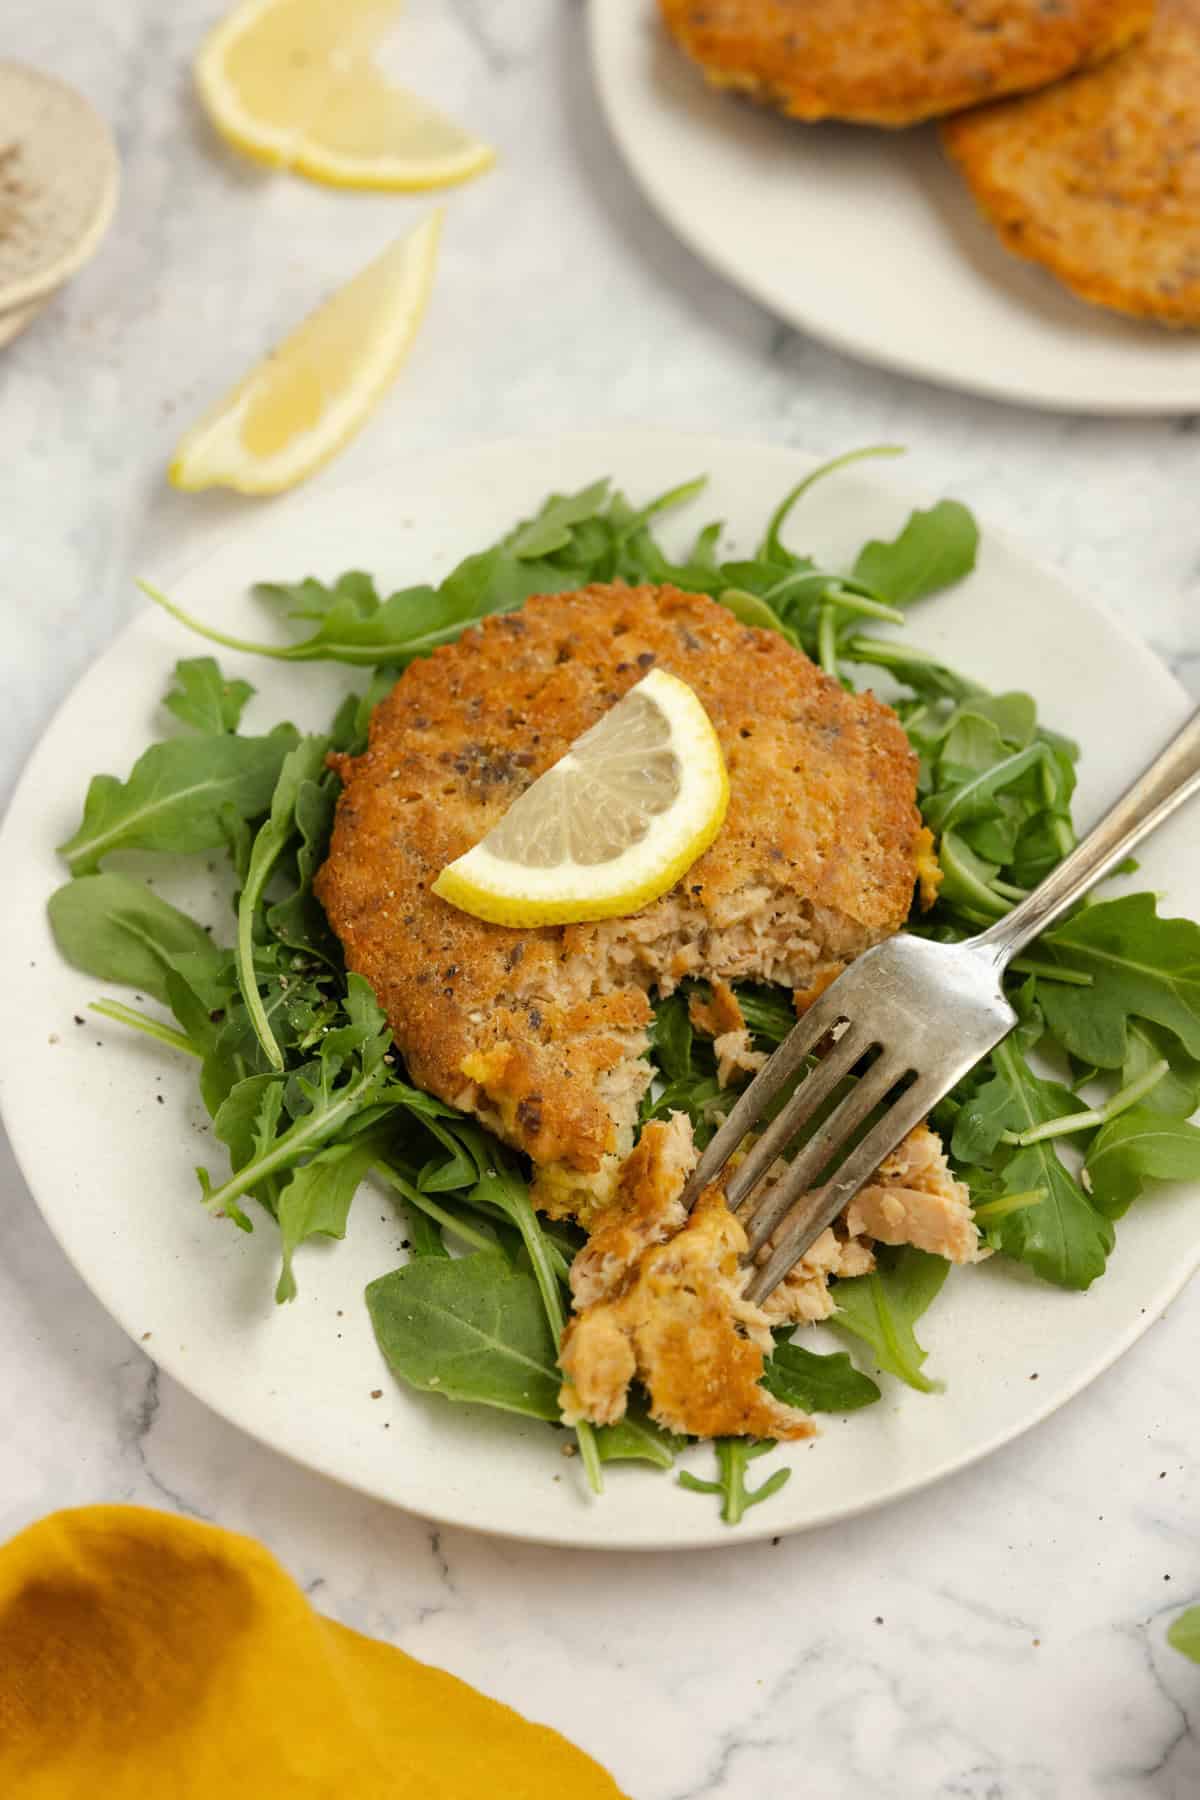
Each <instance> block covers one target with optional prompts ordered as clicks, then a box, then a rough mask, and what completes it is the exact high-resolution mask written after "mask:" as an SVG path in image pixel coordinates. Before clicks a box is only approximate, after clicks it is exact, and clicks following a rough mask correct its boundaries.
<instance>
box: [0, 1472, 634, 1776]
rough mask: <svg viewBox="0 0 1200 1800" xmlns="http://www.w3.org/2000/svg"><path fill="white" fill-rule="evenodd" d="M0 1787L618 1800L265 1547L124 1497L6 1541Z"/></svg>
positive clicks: (561, 1742) (589, 1771)
mask: <svg viewBox="0 0 1200 1800" xmlns="http://www.w3.org/2000/svg"><path fill="white" fill-rule="evenodd" d="M402 1582H403V1571H402V1570H398V1571H397V1587H398V1588H399V1587H400V1586H401V1584H402ZM0 1795H3V1796H4V1800H76V1797H77V1796H78V1800H83V1797H84V1796H87V1800H95V1797H96V1796H97V1795H99V1796H102V1797H103V1800H151V1797H153V1800H242V1796H245V1797H246V1800H250V1797H251V1796H253V1800H291V1797H292V1796H302V1797H303V1800H308V1797H309V1796H313V1797H316V1796H320V1797H321V1800H325V1796H329V1797H330V1800H334V1797H335V1796H336V1800H375V1796H379V1797H380V1800H383V1796H385V1795H386V1796H387V1800H408V1797H409V1796H412V1797H413V1800H417V1796H420V1800H492V1797H494V1800H551V1796H553V1800H622V1796H621V1794H620V1790H619V1789H618V1788H617V1786H616V1785H615V1783H614V1782H613V1781H612V1779H611V1777H610V1776H608V1775H606V1774H605V1772H604V1770H603V1769H601V1768H600V1767H599V1766H598V1764H596V1763H594V1762H592V1760H591V1758H590V1757H587V1756H585V1755H584V1754H583V1752H582V1751H580V1750H576V1749H575V1748H574V1746H573V1745H571V1744H569V1743H568V1742H567V1741H566V1739H565V1738H562V1737H560V1736H559V1735H558V1733H557V1732H554V1731H549V1730H547V1729H546V1728H545V1727H544V1726H541V1725H531V1724H529V1722H528V1721H527V1720H525V1719H523V1718H521V1716H520V1715H519V1714H518V1713H515V1712H513V1711H512V1710H511V1709H510V1708H509V1707H507V1706H501V1705H500V1704H499V1703H498V1702H497V1701H495V1700H488V1699H485V1698H484V1696H483V1695H482V1694H479V1693H476V1691H475V1689H474V1688H471V1687H468V1686H466V1684H465V1683H464V1682H461V1681H458V1680H456V1679H455V1678H454V1676H452V1675H447V1674H444V1673H443V1672H442V1670H440V1669H432V1668H429V1667H428V1665H427V1664H425V1663H420V1662H416V1661H414V1660H413V1658H412V1657H411V1656H405V1655H404V1653H403V1652H402V1651H400V1650H393V1649H392V1648H391V1647H390V1646H389V1645H387V1644H380V1643H377V1642H376V1641H375V1640H374V1639H373V1638H366V1637H360V1636H359V1634H358V1633H357V1632H355V1631H348V1630H347V1629H346V1628H345V1627H344V1626H342V1625H335V1624H334V1623H333V1621H332V1620H330V1619H325V1618H322V1617H321V1615H320V1614H319V1613H316V1612H314V1611H313V1609H312V1608H311V1607H310V1606H309V1604H308V1602H307V1600H306V1599H305V1598H304V1595H303V1594H302V1593H301V1592H300V1590H299V1588H297V1587H296V1585H295V1583H294V1582H293V1581H291V1580H290V1578H289V1577H288V1576H287V1575H286V1574H285V1573H284V1571H283V1569H282V1568H281V1567H280V1566H279V1564H278V1563H277V1562H276V1561H275V1558H274V1557H273V1556H271V1555H269V1554H268V1552H267V1551H266V1550H264V1549H263V1548H262V1546H261V1545H260V1544H256V1543H254V1542H253V1541H252V1540H251V1539H250V1538H245V1537H239V1536H237V1535H235V1534H234V1533H233V1532H229V1531H219V1530H217V1529H216V1528H215V1527H214V1526H211V1525H199V1524H196V1523H195V1522H194V1521H192V1520H190V1519H180V1518H175V1517H173V1516H172V1515H170V1514H167V1513H158V1512H151V1511H147V1510H144V1509H143V1508H141V1507H135V1506H89V1507H83V1508H80V1509H79V1510H77V1511H72V1512H60V1513H54V1514H52V1515H51V1516H50V1517H49V1518H48V1519H43V1520H42V1521H41V1522H40V1524H37V1525H33V1526H31V1527H30V1528H29V1530H28V1531H23V1532H21V1534H20V1535H19V1536H18V1537H15V1538H13V1539H12V1540H11V1542H9V1543H8V1544H6V1545H5V1546H4V1547H3V1548H2V1549H0Z"/></svg>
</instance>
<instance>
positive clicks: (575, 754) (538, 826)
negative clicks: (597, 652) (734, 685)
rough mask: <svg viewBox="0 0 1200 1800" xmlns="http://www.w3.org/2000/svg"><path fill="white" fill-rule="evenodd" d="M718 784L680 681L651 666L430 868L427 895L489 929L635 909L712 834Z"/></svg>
mask: <svg viewBox="0 0 1200 1800" xmlns="http://www.w3.org/2000/svg"><path fill="white" fill-rule="evenodd" d="M728 804H729V777H728V775H727V773H726V769H725V758H724V757H723V755H722V754H721V745H720V742H719V740H718V738H717V734H716V732H715V731H714V730H713V728H712V722H711V721H710V719H709V716H708V714H707V713H706V712H705V710H704V707H703V706H702V704H701V703H700V700H699V699H698V698H697V696H696V695H695V693H693V691H692V689H691V688H690V687H689V686H688V685H687V683H686V682H685V681H680V680H679V678H678V676H676V675H668V674H667V673H666V671H665V670H662V669H654V670H652V671H651V673H650V674H649V675H647V676H646V678H645V680H644V681H639V682H638V683H637V685H636V687H633V688H631V689H630V690H629V692H628V693H627V694H626V695H625V697H624V699H622V700H619V701H618V702H617V704H616V705H615V706H613V707H612V708H610V710H609V711H608V712H606V713H605V715H604V717H603V718H602V719H600V720H599V721H598V722H597V723H596V724H595V725H593V726H592V727H591V729H590V730H589V731H585V732H584V733H583V736H582V737H579V738H577V739H576V740H575V742H574V743H573V744H572V745H571V748H570V749H569V750H568V751H567V753H566V755H565V756H562V757H560V758H559V760H558V762H556V763H555V764H554V766H553V768H550V769H547V770H546V773H545V774H544V775H541V776H539V777H538V779H537V780H536V781H535V782H534V783H533V786H532V787H530V788H527V789H526V791H525V792H524V793H523V794H522V795H521V796H520V797H519V798H518V799H517V800H514V802H513V804H512V805H511V806H510V807H509V809H508V811H507V812H506V813H505V815H504V817H503V818H502V819H501V820H500V822H499V824H497V825H494V826H493V827H492V829H491V831H489V832H488V834H487V836H486V837H485V838H483V839H482V840H481V841H480V842H479V843H478V844H476V845H475V847H474V849H472V850H468V851H467V852H466V854H465V855H463V856H460V857H459V858H458V860H457V861H456V862H452V863H451V864H450V865H449V867H448V868H445V869H443V870H442V873H441V874H440V875H439V876H438V878H437V880H436V881H435V882H434V884H433V891H434V893H435V894H440V895H441V897H442V899H443V900H449V901H450V902H451V903H452V904H453V905H455V906H457V907H459V908H460V909H461V910H462V911H463V912H468V913H471V914H472V915H473V916H474V917H475V918H477V919H487V920H490V921H491V922H492V923H493V924H498V925H569V924H577V923H582V922H583V921H585V920H590V919H611V918H615V917H618V916H620V915H622V914H626V913H634V912H638V911H640V909H641V908H642V907H643V906H648V905H649V904H650V902H651V901H652V900H657V898H658V896H659V895H660V894H665V893H666V891H667V889H668V888H669V887H673V886H674V884H675V883H676V882H677V881H678V880H679V878H680V876H681V875H683V874H684V872H685V871H686V870H687V869H688V868H690V866H691V865H692V863H694V862H695V860H696V858H697V857H698V856H700V855H701V854H702V853H703V852H704V851H705V850H707V849H708V846H709V845H710V844H711V843H712V841H713V839H714V838H715V837H716V835H717V833H718V831H719V830H720V829H721V825H722V822H723V820H724V818H725V810H726V807H727V806H728Z"/></svg>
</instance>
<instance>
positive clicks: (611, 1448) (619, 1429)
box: [596, 1403, 687, 1469]
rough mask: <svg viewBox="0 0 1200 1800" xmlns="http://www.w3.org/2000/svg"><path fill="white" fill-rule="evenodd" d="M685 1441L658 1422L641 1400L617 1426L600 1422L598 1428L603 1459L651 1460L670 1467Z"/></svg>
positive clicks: (663, 1467)
mask: <svg viewBox="0 0 1200 1800" xmlns="http://www.w3.org/2000/svg"><path fill="white" fill-rule="evenodd" d="M686 1443H687V1439H686V1438H685V1437H680V1436H679V1434H678V1433H677V1432H674V1431H666V1430H664V1428H663V1427H662V1426H661V1425H657V1424H655V1422H654V1420H653V1419H652V1418H650V1416H649V1414H648V1413H647V1411H646V1408H645V1406H644V1405H643V1404H641V1403H635V1404H633V1405H631V1406H630V1408H629V1410H628V1412H627V1413H626V1414H625V1417H624V1418H623V1419H621V1420H620V1421H619V1422H618V1423H617V1424H616V1425H601V1426H599V1427H598V1428H597V1431H596V1448H597V1450H598V1451H599V1452H600V1461H601V1462H648V1463H653V1464H654V1466H655V1467H656V1468H659V1469H669V1468H671V1467H672V1466H673V1465H674V1462H675V1458H676V1457H677V1456H678V1454H679V1452H680V1451H681V1450H682V1449H683V1447H684V1445H685V1444H686Z"/></svg>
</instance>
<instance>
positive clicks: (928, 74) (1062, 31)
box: [659, 0, 1154, 126]
mask: <svg viewBox="0 0 1200 1800" xmlns="http://www.w3.org/2000/svg"><path fill="white" fill-rule="evenodd" d="M659 5H660V8H661V10H662V15H663V18H664V19H665V21H666V24H667V28H668V30H669V31H670V32H671V34H672V35H673V36H674V38H675V39H676V41H677V42H678V43H679V44H680V45H681V46H682V48H683V49H684V50H685V51H686V52H687V54H688V55H689V56H690V57H691V58H692V60H693V61H694V62H696V63H698V64H699V66H700V68H701V69H702V70H703V72H704V74H705V76H706V77H707V79H708V80H709V81H710V82H711V83H713V85H714V86H717V87H726V88H733V89H736V90H738V91H740V92H742V93H745V94H748V95H749V96H750V97H751V98H753V99H755V100H760V101H762V102H764V103H765V104H767V105H769V106H774V107H776V108H778V110H779V111H781V112H784V113H787V114H788V115H789V116H790V117H791V118H794V119H806V120H816V119H848V120H851V121H853V122H856V123H859V124H866V125H892V126H896V125H912V124H915V123H917V122H918V121H919V120H921V119H930V118H935V117H937V116H938V115H939V114H942V113H949V112H957V111H958V110H959V109H960V108H962V107H966V106H978V105H979V104H980V103H981V102H983V101H985V100H991V99H995V98H997V97H999V96H1000V95H1003V94H1019V93H1026V92H1028V91H1029V90H1031V89H1033V88H1039V87H1044V86H1045V85H1046V84H1047V83H1048V82H1051V81H1059V80H1061V79H1062V77H1063V76H1064V75H1069V74H1071V73H1072V72H1073V71H1074V70H1076V69H1080V68H1085V67H1087V66H1088V65H1090V64H1094V63H1098V62H1102V61H1103V60H1104V59H1105V58H1106V57H1109V56H1112V55H1113V54H1114V53H1115V52H1116V51H1118V50H1121V49H1123V48H1124V47H1125V46H1126V45H1127V44H1130V43H1132V42H1133V41H1134V39H1135V38H1137V37H1138V36H1139V35H1140V34H1141V33H1142V32H1144V31H1145V30H1146V29H1147V28H1148V26H1149V24H1150V20H1151V17H1152V14H1153V11H1154V3H1153V0H1053V4H1048V3H1047V0H659Z"/></svg>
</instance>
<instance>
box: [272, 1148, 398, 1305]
mask: <svg viewBox="0 0 1200 1800" xmlns="http://www.w3.org/2000/svg"><path fill="white" fill-rule="evenodd" d="M381 1155H382V1146H381V1145H380V1144H379V1143H377V1142H376V1141H375V1140H374V1139H373V1138H372V1137H371V1136H370V1134H368V1135H367V1136H365V1137H357V1138H351V1140H350V1142H349V1143H343V1144H331V1145H330V1147H329V1148H328V1149H327V1150H322V1151H320V1152H319V1153H318V1154H317V1155H316V1156H314V1157H313V1159H312V1161H311V1162H307V1163H305V1164H304V1166H303V1167H302V1168H299V1169H297V1170H296V1172H295V1174H294V1175H293V1176H292V1178H291V1180H290V1181H289V1182H288V1183H287V1185H286V1187H284V1188H283V1189H282V1190H281V1191H280V1194H279V1198H278V1200H277V1201H276V1203H275V1213H276V1217H277V1219H278V1220H279V1241H280V1249H281V1251H282V1255H283V1264H282V1267H281V1269H280V1272H279V1282H278V1285H277V1286H276V1289H275V1298H276V1300H277V1301H280V1302H282V1301H284V1300H294V1299H295V1298H296V1292H297V1290H296V1277H295V1275H294V1274H293V1272H292V1258H293V1256H294V1255H295V1253H296V1250H297V1249H298V1247H299V1246H300V1245H301V1244H302V1243H303V1242H304V1240H305V1239H306V1238H310V1237H314V1236H316V1235H317V1234H320V1235H321V1236H323V1237H333V1238H343V1237H345V1235H346V1221H347V1219H348V1218H349V1216H350V1205H351V1202H352V1201H353V1199H354V1196H355V1194H356V1193H357V1192H358V1189H359V1186H360V1184H361V1183H362V1181H363V1179H364V1177H365V1176H366V1175H368V1174H369V1173H370V1171H371V1169H372V1167H373V1166H374V1164H375V1163H376V1162H378V1160H379V1158H380V1156H381Z"/></svg>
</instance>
